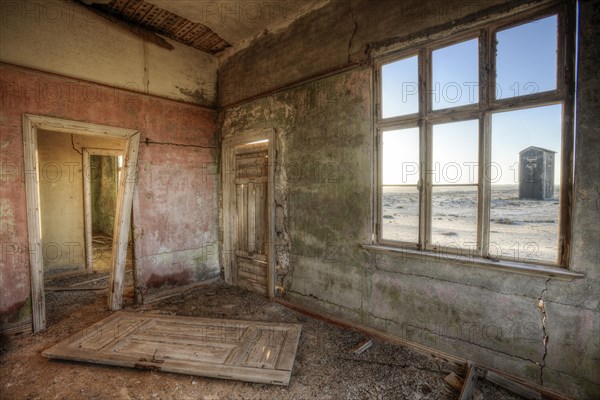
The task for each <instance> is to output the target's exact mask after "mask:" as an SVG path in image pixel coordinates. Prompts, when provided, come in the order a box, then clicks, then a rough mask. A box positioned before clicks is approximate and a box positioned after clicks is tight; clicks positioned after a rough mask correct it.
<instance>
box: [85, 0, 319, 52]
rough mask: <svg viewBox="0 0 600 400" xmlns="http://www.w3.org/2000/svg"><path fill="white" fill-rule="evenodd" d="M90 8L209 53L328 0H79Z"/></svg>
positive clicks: (279, 24)
mask: <svg viewBox="0 0 600 400" xmlns="http://www.w3.org/2000/svg"><path fill="white" fill-rule="evenodd" d="M81 1H83V2H84V3H86V4H88V5H90V6H91V7H92V8H93V9H94V10H95V11H97V12H102V13H105V14H108V15H110V16H111V17H112V18H118V19H119V20H120V22H125V23H127V24H129V25H131V26H134V27H138V28H143V29H145V30H147V31H149V32H151V33H153V34H158V35H162V36H166V37H168V38H170V39H173V40H175V41H178V42H180V43H183V44H185V45H187V46H190V47H193V48H196V49H198V50H202V51H205V52H207V53H210V54H215V55H216V54H219V53H222V52H223V51H224V50H225V49H228V48H232V47H236V46H238V45H239V44H241V43H242V42H248V41H250V40H251V39H252V38H254V37H256V36H257V35H259V34H261V33H263V32H265V31H273V30H277V29H280V28H281V27H284V26H287V25H289V24H290V23H291V22H293V21H294V20H296V19H298V18H299V17H300V16H302V15H304V14H305V13H306V12H308V11H310V10H312V9H315V8H317V7H318V6H321V5H323V4H326V3H327V2H328V1H329V0H253V1H240V0H81Z"/></svg>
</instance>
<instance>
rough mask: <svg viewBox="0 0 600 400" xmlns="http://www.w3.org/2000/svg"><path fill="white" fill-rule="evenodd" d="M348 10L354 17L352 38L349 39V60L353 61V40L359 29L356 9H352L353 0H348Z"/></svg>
mask: <svg viewBox="0 0 600 400" xmlns="http://www.w3.org/2000/svg"><path fill="white" fill-rule="evenodd" d="M348 12H349V13H350V16H351V17H352V22H353V23H354V29H353V30H352V36H350V40H349V41H348V62H351V55H350V50H351V49H352V42H353V41H354V36H356V31H357V30H358V22H356V18H355V16H354V10H352V0H348Z"/></svg>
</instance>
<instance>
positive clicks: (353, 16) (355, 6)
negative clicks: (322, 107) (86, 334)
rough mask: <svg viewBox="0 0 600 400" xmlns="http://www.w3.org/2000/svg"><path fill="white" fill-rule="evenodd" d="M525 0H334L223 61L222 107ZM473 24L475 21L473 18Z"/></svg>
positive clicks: (220, 67)
mask: <svg viewBox="0 0 600 400" xmlns="http://www.w3.org/2000/svg"><path fill="white" fill-rule="evenodd" d="M520 3H527V1H525V0H512V1H508V2H507V1H503V0H488V1H465V0H453V1H447V0H428V1H420V0H402V1H398V0H377V1H369V0H331V2H330V3H329V4H328V5H326V6H324V7H323V8H320V9H318V10H316V11H313V12H311V13H308V14H306V15H305V16H303V17H302V18H300V19H298V20H297V21H295V22H293V23H292V24H291V25H290V28H289V29H286V30H283V31H276V32H274V33H271V32H269V33H266V34H265V35H263V36H261V37H260V38H258V39H256V40H255V41H254V42H253V43H251V44H250V45H249V46H248V47H247V48H245V49H243V50H240V51H238V52H236V53H235V54H233V55H232V56H231V57H228V58H226V59H224V60H220V61H219V85H218V91H219V102H220V104H221V105H229V104H233V103H235V102H236V101H239V100H243V99H245V98H248V97H251V96H254V95H258V94H261V93H264V92H267V91H268V90H270V89H273V88H277V87H279V86H282V85H285V84H288V83H290V82H295V81H297V80H302V79H304V78H306V77H307V76H311V75H314V74H319V73H321V72H323V71H327V70H329V69H332V68H336V67H338V66H340V65H343V64H346V63H348V62H351V61H364V60H368V59H369V55H370V54H371V52H372V51H373V50H376V49H378V48H380V47H383V46H386V45H389V44H390V43H392V42H394V40H395V39H398V38H404V39H406V38H408V37H409V36H410V35H413V34H415V33H417V32H421V31H426V30H429V31H430V32H434V31H436V30H439V29H446V30H447V29H451V28H452V27H453V26H455V25H456V22H457V21H460V20H461V19H462V18H464V17H465V16H468V15H471V14H475V13H477V16H478V17H485V16H489V15H490V14H492V13H497V12H500V11H504V12H506V10H510V6H511V5H514V4H520ZM471 20H473V18H471Z"/></svg>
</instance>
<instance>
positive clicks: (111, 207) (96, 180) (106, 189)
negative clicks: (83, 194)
mask: <svg viewBox="0 0 600 400" xmlns="http://www.w3.org/2000/svg"><path fill="white" fill-rule="evenodd" d="M90 179H91V182H90V184H91V185H90V189H91V192H92V232H101V233H104V234H105V235H108V236H112V234H113V228H114V225H115V210H116V206H117V180H118V173H117V157H115V156H90Z"/></svg>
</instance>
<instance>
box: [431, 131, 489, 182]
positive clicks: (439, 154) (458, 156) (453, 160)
mask: <svg viewBox="0 0 600 400" xmlns="http://www.w3.org/2000/svg"><path fill="white" fill-rule="evenodd" d="M432 151H433V154H432V165H431V166H432V169H431V173H432V174H433V176H432V178H431V182H432V183H433V184H434V185H435V184H438V185H440V184H441V185H451V184H463V185H464V184H474V183H477V182H478V168H479V161H478V159H479V158H478V157H479V121H478V120H470V121H461V122H452V123H449V124H441V125H434V126H433V145H432Z"/></svg>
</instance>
